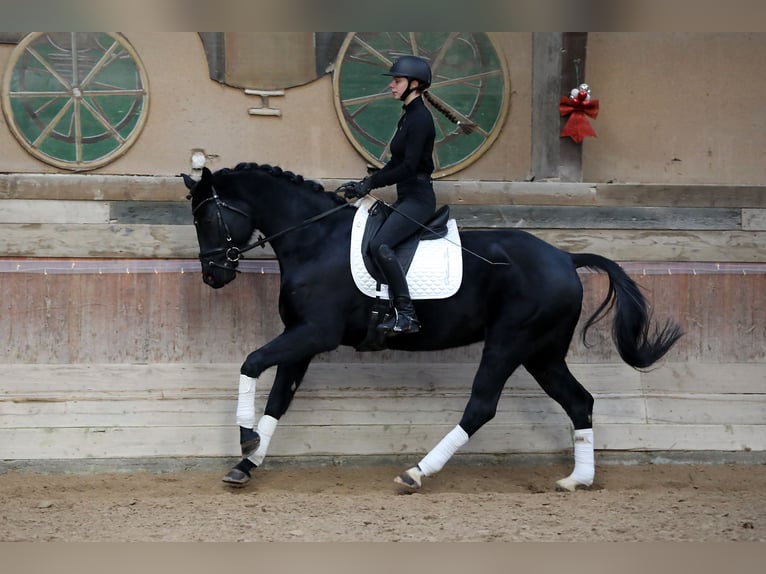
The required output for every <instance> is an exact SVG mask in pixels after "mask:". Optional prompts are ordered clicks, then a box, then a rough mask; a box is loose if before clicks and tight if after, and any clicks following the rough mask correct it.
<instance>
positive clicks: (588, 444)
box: [556, 429, 596, 490]
mask: <svg viewBox="0 0 766 574" xmlns="http://www.w3.org/2000/svg"><path fill="white" fill-rule="evenodd" d="M574 460H575V467H574V470H573V471H572V474H570V475H569V476H568V477H566V478H562V479H561V480H559V481H558V482H557V483H556V484H557V486H559V487H560V488H562V489H564V490H575V489H576V488H577V487H578V486H590V485H592V484H593V478H594V477H595V475H596V465H595V463H594V457H593V429H580V430H576V431H574Z"/></svg>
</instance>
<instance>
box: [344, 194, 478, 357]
mask: <svg viewBox="0 0 766 574" xmlns="http://www.w3.org/2000/svg"><path fill="white" fill-rule="evenodd" d="M355 206H356V208H357V213H356V215H355V216H354V222H353V226H352V228H351V253H350V261H351V274H352V276H353V278H354V282H355V284H356V286H357V288H358V289H359V290H360V291H361V292H362V293H364V294H365V295H367V296H368V297H372V298H373V299H374V301H373V303H372V306H371V309H370V320H369V324H368V329H367V337H366V338H365V340H364V341H363V342H362V343H361V344H360V345H359V346H358V347H357V348H356V349H357V351H378V350H381V349H385V348H387V345H386V339H385V335H381V334H380V333H379V332H378V331H377V330H376V329H375V327H376V326H377V324H378V323H379V322H380V321H381V320H383V318H384V317H385V315H386V313H387V312H388V310H389V309H390V301H389V293H388V285H385V278H384V275H383V273H381V272H380V270H379V269H378V268H377V265H376V264H375V262H374V260H373V259H372V257H371V256H370V255H369V253H368V251H369V243H370V240H371V239H372V238H373V237H374V236H375V234H376V233H377V232H378V231H379V230H380V227H381V225H383V223H384V222H385V220H386V217H388V215H389V214H390V213H391V208H390V207H388V206H387V205H386V204H385V203H382V202H380V201H377V200H376V199H374V198H372V197H370V196H366V197H364V198H362V199H360V200H359V201H357V202H356V204H355ZM449 215H450V213H449V206H444V207H442V208H440V209H439V210H437V211H436V212H435V213H434V215H433V216H431V218H430V219H429V220H428V221H427V222H426V223H425V224H424V227H423V228H421V230H420V231H419V232H417V233H415V234H414V235H412V236H411V237H410V238H409V239H407V240H405V241H404V242H403V243H401V244H399V245H398V246H397V247H396V249H395V250H394V252H395V254H396V257H397V258H398V259H399V262H400V263H401V265H402V269H403V270H404V272H405V274H406V275H407V283H408V286H409V288H410V296H411V297H412V299H414V300H417V299H444V298H447V297H451V296H452V295H454V294H455V293H456V292H457V290H458V289H459V288H460V285H461V283H462V277H463V259H462V252H461V246H460V234H459V233H458V229H457V223H456V222H455V220H454V219H450V217H449Z"/></svg>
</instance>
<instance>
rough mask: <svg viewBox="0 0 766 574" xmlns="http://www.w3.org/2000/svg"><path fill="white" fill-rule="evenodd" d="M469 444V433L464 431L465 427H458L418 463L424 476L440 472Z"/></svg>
mask: <svg viewBox="0 0 766 574" xmlns="http://www.w3.org/2000/svg"><path fill="white" fill-rule="evenodd" d="M467 442H468V433H466V432H465V431H464V430H463V427H461V426H460V425H457V426H456V427H455V428H454V429H452V430H451V431H450V432H448V433H447V436H445V437H444V438H443V439H442V440H441V441H440V442H439V444H437V445H436V446H435V447H434V448H433V449H432V450H431V452H429V453H428V454H427V455H426V456H425V457H424V458H423V460H421V461H420V462H419V463H418V467H420V470H421V471H422V472H423V476H430V475H432V474H436V473H437V472H439V471H440V470H441V469H442V468H444V465H445V464H447V461H448V460H449V459H450V458H451V457H452V455H453V454H455V452H457V449H459V448H460V447H461V446H463V445H464V444H465V443H467Z"/></svg>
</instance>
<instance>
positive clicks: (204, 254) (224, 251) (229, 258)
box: [192, 187, 350, 273]
mask: <svg viewBox="0 0 766 574" xmlns="http://www.w3.org/2000/svg"><path fill="white" fill-rule="evenodd" d="M211 201H213V202H215V207H216V211H217V216H218V217H217V219H218V226H219V229H223V232H224V237H225V239H226V247H216V248H215V249H209V250H207V251H200V253H199V259H200V261H203V262H204V261H205V260H207V264H208V265H210V266H211V267H218V268H219V269H226V270H228V271H234V272H236V273H239V270H238V269H237V268H236V267H234V266H231V267H230V266H229V265H228V263H231V264H234V265H236V264H237V263H238V262H239V260H240V259H241V258H242V254H243V253H247V252H248V251H251V250H253V249H255V248H256V247H263V246H264V245H266V244H267V243H269V242H270V241H273V240H274V239H277V238H278V237H281V236H283V235H285V234H287V233H290V232H291V231H295V230H296V229H300V228H301V227H304V226H306V225H309V224H311V223H314V222H316V221H319V220H320V219H324V218H325V217H327V216H328V215H332V214H333V213H335V212H336V211H340V210H341V209H343V208H345V207H349V206H350V204H349V203H342V204H340V205H336V206H335V207H333V208H332V209H328V210H327V211H323V212H322V213H319V214H317V215H314V216H313V217H309V218H308V219H304V220H303V221H302V222H300V223H298V224H296V225H293V226H291V227H288V228H287V229H283V230H282V231H278V232H277V233H274V234H273V235H270V236H268V237H263V236H262V235H261V236H259V237H258V240H257V241H255V242H254V243H250V244H249V245H246V246H245V247H238V246H236V245H235V244H234V241H233V239H232V237H231V232H230V231H229V226H228V225H227V224H226V220H225V219H224V217H223V210H224V209H228V210H229V211H233V212H234V213H237V214H239V215H242V216H243V217H245V218H247V219H248V220H249V219H250V215H248V214H247V213H246V212H244V211H242V210H241V209H239V208H238V207H236V206H234V205H231V204H229V203H226V202H225V201H224V200H223V199H221V197H220V196H219V195H218V192H217V191H216V190H215V188H214V187H213V188H212V195H211V196H210V197H207V198H205V199H203V200H202V201H200V203H199V205H197V207H195V208H194V209H193V210H192V215H193V216H195V217H194V225H195V226H196V225H197V218H196V215H197V212H198V211H199V210H200V208H202V206H203V205H205V204H207V203H209V202H211ZM218 255H224V256H225V257H226V263H224V264H223V265H222V264H220V263H218V262H216V261H214V260H213V259H211V258H212V257H215V256H218Z"/></svg>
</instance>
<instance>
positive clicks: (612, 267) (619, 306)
mask: <svg viewBox="0 0 766 574" xmlns="http://www.w3.org/2000/svg"><path fill="white" fill-rule="evenodd" d="M570 255H571V257H572V261H573V262H574V264H575V266H576V267H578V268H579V267H587V268H589V269H595V270H597V271H603V272H605V273H607V274H608V275H609V292H608V293H607V295H606V299H604V301H603V302H602V303H601V305H600V306H599V308H598V309H596V312H595V313H593V315H591V316H590V318H589V319H588V321H587V322H586V323H585V326H584V327H583V330H582V341H583V343H584V344H585V345H586V346H587V342H586V340H585V337H586V334H587V332H588V329H590V327H592V326H593V325H594V324H595V323H597V322H598V321H600V320H601V319H603V318H604V317H605V316H606V314H607V313H608V312H609V311H610V310H611V309H612V307H614V306H615V304H616V310H615V315H614V321H613V323H612V340H614V344H615V345H616V346H617V351H618V352H619V353H620V357H622V360H623V361H625V362H626V363H627V364H628V365H630V366H631V367H633V368H635V369H645V368H647V367H650V366H651V365H653V364H654V363H656V362H657V361H659V360H660V359H661V358H662V357H663V356H664V355H665V353H667V352H668V351H669V350H670V348H671V347H672V346H673V345H674V344H675V342H676V341H677V340H678V339H679V338H680V337H681V336H682V334H683V333H682V332H681V329H680V327H679V326H678V325H676V324H675V323H672V322H671V321H666V322H665V324H664V325H663V326H662V328H660V327H659V326H658V325H656V324H655V326H654V332H653V333H651V334H650V333H649V328H650V325H651V323H652V317H651V313H650V312H649V310H648V308H647V303H646V299H645V298H644V296H643V294H642V293H641V290H640V288H639V287H638V285H637V284H636V283H635V281H633V279H631V278H630V277H629V276H628V275H627V273H625V271H624V270H623V269H622V267H620V266H619V265H618V264H617V263H615V262H614V261H612V260H610V259H607V258H606V257H602V256H600V255H595V254H592V253H578V254H574V253H572V254H570Z"/></svg>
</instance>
